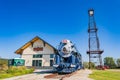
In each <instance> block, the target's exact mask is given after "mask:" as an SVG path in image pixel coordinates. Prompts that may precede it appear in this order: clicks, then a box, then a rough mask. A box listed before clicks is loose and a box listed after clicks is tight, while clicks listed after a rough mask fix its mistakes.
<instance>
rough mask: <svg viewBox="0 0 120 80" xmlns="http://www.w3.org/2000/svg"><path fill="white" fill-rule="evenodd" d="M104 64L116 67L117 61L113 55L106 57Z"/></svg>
mask: <svg viewBox="0 0 120 80" xmlns="http://www.w3.org/2000/svg"><path fill="white" fill-rule="evenodd" d="M104 65H106V66H109V67H110V68H112V69H113V68H116V64H115V61H114V59H113V57H105V58H104Z"/></svg>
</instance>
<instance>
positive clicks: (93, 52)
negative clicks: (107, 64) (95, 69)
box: [87, 9, 103, 69]
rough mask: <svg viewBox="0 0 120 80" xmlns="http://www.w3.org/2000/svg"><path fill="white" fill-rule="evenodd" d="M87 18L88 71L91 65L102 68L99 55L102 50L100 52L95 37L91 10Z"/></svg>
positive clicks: (95, 29) (94, 23)
mask: <svg viewBox="0 0 120 80" xmlns="http://www.w3.org/2000/svg"><path fill="white" fill-rule="evenodd" d="M88 16H89V23H88V35H89V39H88V47H89V50H88V51H87V54H88V55H89V69H90V68H91V63H95V65H99V66H102V56H101V54H102V53H103V50H100V43H99V38H98V35H97V31H98V29H97V27H96V22H95V19H94V10H93V9H89V10H88Z"/></svg>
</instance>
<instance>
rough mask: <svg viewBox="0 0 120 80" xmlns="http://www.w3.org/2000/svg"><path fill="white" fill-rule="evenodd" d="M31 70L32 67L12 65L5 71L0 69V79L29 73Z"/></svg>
mask: <svg viewBox="0 0 120 80" xmlns="http://www.w3.org/2000/svg"><path fill="white" fill-rule="evenodd" d="M33 71H34V69H27V68H26V67H24V66H21V67H15V66H13V67H10V68H8V69H7V70H5V71H4V70H2V71H0V79H4V78H9V77H13V76H19V75H24V74H29V73H32V72H33Z"/></svg>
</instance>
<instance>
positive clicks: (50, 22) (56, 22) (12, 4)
mask: <svg viewBox="0 0 120 80" xmlns="http://www.w3.org/2000/svg"><path fill="white" fill-rule="evenodd" d="M90 8H93V9H94V10H95V14H94V17H95V21H96V25H97V28H98V29H99V30H98V36H99V41H100V49H101V50H104V53H103V54H102V58H104V57H106V56H110V57H114V58H120V31H119V30H120V1H119V0H0V57H2V58H15V57H19V55H17V54H15V53H14V52H15V51H16V50H17V49H19V48H20V47H21V46H23V45H24V44H25V43H26V42H28V41H30V40H31V39H32V38H34V37H35V36H39V37H41V38H42V39H44V40H45V41H47V42H48V43H50V44H51V45H53V46H54V47H57V46H58V45H59V42H60V41H61V40H63V39H69V40H71V41H72V42H73V43H74V44H75V45H76V47H77V49H78V51H79V52H80V53H81V54H82V58H83V61H87V60H88V55H87V54H86V51H87V50H88V33H87V29H88V9H90Z"/></svg>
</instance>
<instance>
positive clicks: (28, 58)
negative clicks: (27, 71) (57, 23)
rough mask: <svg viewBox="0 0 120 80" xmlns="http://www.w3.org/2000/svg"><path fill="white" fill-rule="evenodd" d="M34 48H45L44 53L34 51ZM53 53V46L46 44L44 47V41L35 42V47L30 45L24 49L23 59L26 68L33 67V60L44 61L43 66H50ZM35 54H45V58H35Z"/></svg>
mask: <svg viewBox="0 0 120 80" xmlns="http://www.w3.org/2000/svg"><path fill="white" fill-rule="evenodd" d="M34 47H43V51H33V48H34ZM53 53H54V49H53V48H52V47H51V46H49V45H48V44H45V47H44V45H43V41H41V40H37V41H36V42H34V44H33V47H32V45H30V46H29V47H28V48H26V49H24V51H23V53H22V56H21V57H22V58H23V59H25V66H32V60H42V66H50V54H53ZM33 54H43V58H33ZM44 54H45V55H44Z"/></svg>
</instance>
